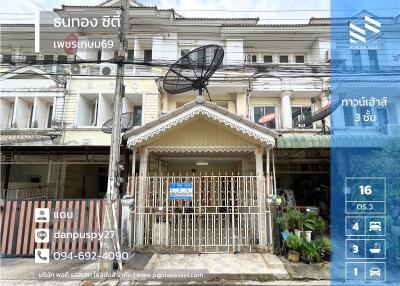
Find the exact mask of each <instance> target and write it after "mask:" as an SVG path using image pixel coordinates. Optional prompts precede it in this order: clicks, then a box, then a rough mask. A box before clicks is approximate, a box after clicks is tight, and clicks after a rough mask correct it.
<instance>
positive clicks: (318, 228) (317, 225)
mask: <svg viewBox="0 0 400 286" xmlns="http://www.w3.org/2000/svg"><path fill="white" fill-rule="evenodd" d="M325 232H326V222H325V220H324V219H323V218H322V217H320V216H317V217H316V218H315V221H314V230H313V234H314V239H315V240H318V239H320V238H321V237H322V236H323V235H324V234H325Z"/></svg>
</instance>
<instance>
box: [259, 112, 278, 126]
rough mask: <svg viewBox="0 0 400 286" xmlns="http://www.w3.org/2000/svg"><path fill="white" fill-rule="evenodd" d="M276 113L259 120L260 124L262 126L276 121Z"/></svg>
mask: <svg viewBox="0 0 400 286" xmlns="http://www.w3.org/2000/svg"><path fill="white" fill-rule="evenodd" d="M275 116H276V114H275V112H272V113H269V114H266V115H264V116H263V117H261V118H260V119H258V123H260V124H267V123H268V122H270V121H272V120H274V119H275Z"/></svg>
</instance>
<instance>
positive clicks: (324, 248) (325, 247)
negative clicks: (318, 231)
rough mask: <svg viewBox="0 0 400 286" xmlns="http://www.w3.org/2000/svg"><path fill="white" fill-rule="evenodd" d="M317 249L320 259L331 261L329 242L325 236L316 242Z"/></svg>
mask: <svg viewBox="0 0 400 286" xmlns="http://www.w3.org/2000/svg"><path fill="white" fill-rule="evenodd" d="M318 244H319V249H320V253H321V256H322V258H323V259H324V260H325V261H330V260H331V241H330V239H329V238H328V237H327V236H323V237H321V238H320V239H319V240H318Z"/></svg>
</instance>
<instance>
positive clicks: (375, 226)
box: [369, 221, 382, 231]
mask: <svg viewBox="0 0 400 286" xmlns="http://www.w3.org/2000/svg"><path fill="white" fill-rule="evenodd" d="M369 231H382V224H381V222H380V221H371V222H369Z"/></svg>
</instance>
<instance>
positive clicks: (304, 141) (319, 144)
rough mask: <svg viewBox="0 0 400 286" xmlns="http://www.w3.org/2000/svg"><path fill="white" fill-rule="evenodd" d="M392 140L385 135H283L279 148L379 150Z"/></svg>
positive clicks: (280, 137)
mask: <svg viewBox="0 0 400 286" xmlns="http://www.w3.org/2000/svg"><path fill="white" fill-rule="evenodd" d="M390 138H392V137H390V136H386V135H383V134H337V135H336V134H335V135H320V134H296V133H295V134H293V133H292V134H283V135H281V136H279V138H278V139H277V147H278V148H283V149H285V148H330V147H336V148H377V147H382V146H383V145H384V144H385V143H386V142H387V141H388V140H389V139H390Z"/></svg>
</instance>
